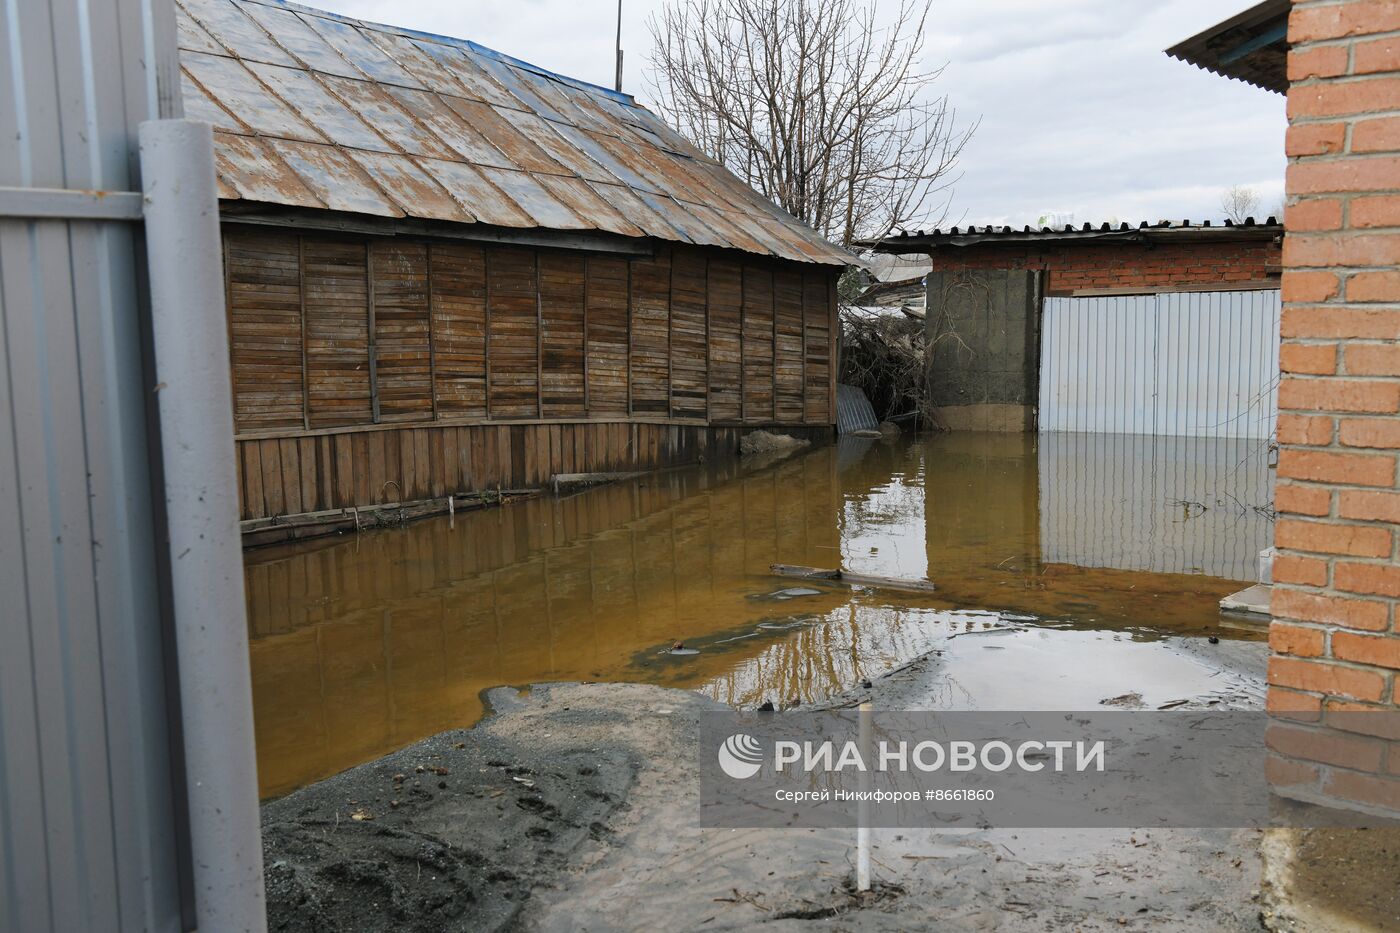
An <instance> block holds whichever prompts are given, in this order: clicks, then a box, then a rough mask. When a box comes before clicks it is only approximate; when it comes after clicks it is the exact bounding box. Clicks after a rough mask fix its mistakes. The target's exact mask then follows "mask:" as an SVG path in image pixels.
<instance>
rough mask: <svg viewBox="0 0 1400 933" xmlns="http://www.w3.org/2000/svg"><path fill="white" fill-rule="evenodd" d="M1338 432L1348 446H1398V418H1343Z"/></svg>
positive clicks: (1399, 421) (1382, 447)
mask: <svg viewBox="0 0 1400 933" xmlns="http://www.w3.org/2000/svg"><path fill="white" fill-rule="evenodd" d="M1339 433H1340V435H1341V441H1342V443H1343V444H1345V445H1346V446H1348V447H1373V448H1380V449H1384V450H1395V449H1397V448H1400V420H1396V419H1394V418H1343V419H1342V422H1341V431H1340V432H1339Z"/></svg>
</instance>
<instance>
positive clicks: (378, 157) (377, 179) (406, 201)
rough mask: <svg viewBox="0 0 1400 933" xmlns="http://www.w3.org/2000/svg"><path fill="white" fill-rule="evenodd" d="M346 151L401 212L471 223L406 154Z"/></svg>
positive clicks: (462, 210)
mask: <svg viewBox="0 0 1400 933" xmlns="http://www.w3.org/2000/svg"><path fill="white" fill-rule="evenodd" d="M346 154H347V155H349V156H350V157H351V158H353V159H354V160H355V161H356V162H358V163H359V164H360V167H361V168H363V169H364V170H365V172H366V173H368V174H369V177H370V178H372V179H374V183H375V184H376V185H378V186H379V187H380V189H382V190H383V191H385V192H386V193H388V195H389V196H390V197H391V198H393V199H394V200H395V201H396V202H397V203H398V205H399V207H400V208H401V209H402V210H403V212H404V213H405V214H409V215H411V216H414V217H425V218H427V219H429V220H455V221H458V222H461V223H471V222H472V221H474V220H475V219H476V218H475V217H473V216H472V215H471V214H470V213H468V212H467V211H466V210H464V209H463V207H462V205H460V204H458V203H457V202H456V201H455V200H453V198H452V196H451V195H449V194H448V193H447V191H446V190H445V189H444V188H443V187H442V185H440V184H438V183H437V182H436V181H434V180H433V179H432V178H430V177H428V175H427V174H426V173H424V171H423V170H422V169H420V168H419V167H418V166H417V165H415V164H414V163H413V160H412V159H410V158H409V157H408V156H404V155H390V154H387V153H382V152H355V151H354V150H351V151H349V152H347V153H346Z"/></svg>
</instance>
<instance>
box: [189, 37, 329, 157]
mask: <svg viewBox="0 0 1400 933" xmlns="http://www.w3.org/2000/svg"><path fill="white" fill-rule="evenodd" d="M180 64H182V65H183V66H184V68H185V72H186V73H187V74H188V75H189V76H190V77H192V78H194V80H195V81H197V82H199V85H200V87H202V88H203V89H204V91H205V93H207V94H208V95H209V96H210V97H212V98H213V99H214V100H215V101H217V102H218V103H219V104H220V105H221V106H222V107H223V108H224V109H225V110H227V111H228V112H229V113H231V114H234V115H235V116H236V117H237V118H238V119H239V120H240V121H242V122H243V123H246V124H247V125H248V126H249V127H250V128H252V130H253V132H255V133H258V134H260V135H262V136H278V137H281V138H283V139H301V140H306V141H308V142H325V141H326V138H325V137H324V136H322V135H321V134H320V133H318V132H316V131H315V130H314V129H312V128H311V126H310V125H309V124H308V123H307V122H306V121H305V120H303V119H302V118H301V117H299V116H297V115H296V113H295V112H294V111H293V110H292V109H291V108H290V107H288V106H287V105H286V104H284V103H282V102H281V101H280V100H278V99H277V98H276V97H273V96H272V92H271V91H269V90H268V89H267V88H266V87H265V86H263V84H262V83H261V82H260V81H258V79H257V78H255V77H253V73H252V72H251V71H249V70H248V69H247V68H246V67H244V65H243V63H242V62H239V61H235V60H234V59H232V58H224V57H222V56H219V55H204V54H202V53H199V52H181V53H180Z"/></svg>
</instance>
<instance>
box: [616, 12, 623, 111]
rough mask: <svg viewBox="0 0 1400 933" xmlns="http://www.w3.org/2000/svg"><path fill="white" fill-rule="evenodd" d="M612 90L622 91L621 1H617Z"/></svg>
mask: <svg viewBox="0 0 1400 933" xmlns="http://www.w3.org/2000/svg"><path fill="white" fill-rule="evenodd" d="M614 88H615V89H616V90H617V91H618V92H621V91H622V0H617V81H616V83H615V84H614Z"/></svg>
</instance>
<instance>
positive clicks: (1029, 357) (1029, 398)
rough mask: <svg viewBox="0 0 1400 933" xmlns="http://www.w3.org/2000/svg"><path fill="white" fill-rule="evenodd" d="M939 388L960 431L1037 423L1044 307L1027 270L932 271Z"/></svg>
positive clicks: (936, 395)
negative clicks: (1041, 306)
mask: <svg viewBox="0 0 1400 933" xmlns="http://www.w3.org/2000/svg"><path fill="white" fill-rule="evenodd" d="M925 326H926V328H927V334H928V339H929V342H930V346H931V348H932V350H931V353H932V364H931V374H930V378H931V391H932V394H933V400H934V404H935V405H936V406H937V407H938V416H939V418H940V419H941V420H942V422H943V425H944V426H945V427H947V428H949V429H951V430H954V431H1033V430H1035V405H1036V392H1037V388H1038V370H1039V367H1038V365H1037V356H1038V354H1039V352H1040V314H1039V298H1038V295H1037V287H1036V275H1035V273H1033V272H1029V271H1025V270H1006V269H988V270H984V271H968V272H933V273H931V274H930V275H929V276H928V320H927V323H926V325H925Z"/></svg>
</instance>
